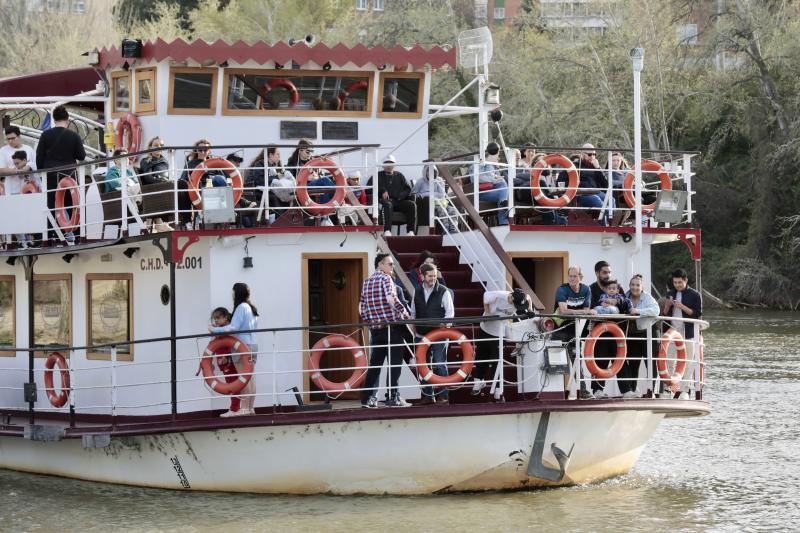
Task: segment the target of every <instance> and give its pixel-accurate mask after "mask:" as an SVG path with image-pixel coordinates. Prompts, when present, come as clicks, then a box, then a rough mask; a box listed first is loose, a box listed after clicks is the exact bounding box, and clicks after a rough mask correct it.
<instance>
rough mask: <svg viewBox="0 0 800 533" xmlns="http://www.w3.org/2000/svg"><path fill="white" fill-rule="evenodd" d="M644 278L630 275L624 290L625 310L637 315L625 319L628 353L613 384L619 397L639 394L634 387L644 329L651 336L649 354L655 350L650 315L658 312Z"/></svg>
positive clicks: (643, 350) (643, 349) (643, 352)
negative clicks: (615, 383) (626, 323)
mask: <svg viewBox="0 0 800 533" xmlns="http://www.w3.org/2000/svg"><path fill="white" fill-rule="evenodd" d="M643 284H644V278H643V277H642V275H641V274H636V275H635V276H633V277H632V278H631V281H630V284H629V285H628V288H629V291H628V294H627V297H628V299H629V300H630V305H631V308H630V311H629V312H628V314H631V315H638V316H639V317H641V318H637V319H636V320H632V321H629V322H628V328H627V329H628V330H627V332H626V333H625V337H626V338H627V341H626V344H627V347H628V355H627V357H626V358H625V362H624V363H623V365H622V368H621V369H620V371H619V373H618V374H617V385H618V386H619V392H621V393H622V397H623V398H639V397H640V395H639V393H638V392H637V391H636V380H637V379H638V378H639V368H640V367H641V365H642V361H643V360H645V359H646V358H647V335H648V332H649V333H650V335H651V338H652V339H653V348H652V354H653V357H655V356H656V354H657V353H658V341H657V340H656V336H655V334H654V332H653V324H654V323H655V319H654V317H657V316H658V313H659V307H658V302H656V300H655V299H654V298H653V297H652V296H651V295H650V294H649V293H647V292H645V291H644V288H643ZM653 369H655V362H654V363H653Z"/></svg>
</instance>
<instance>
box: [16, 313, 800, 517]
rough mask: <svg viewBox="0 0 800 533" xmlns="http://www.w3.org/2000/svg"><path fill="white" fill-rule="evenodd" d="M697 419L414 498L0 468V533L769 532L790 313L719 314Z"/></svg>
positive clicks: (785, 463) (786, 488) (789, 504)
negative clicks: (577, 474)
mask: <svg viewBox="0 0 800 533" xmlns="http://www.w3.org/2000/svg"><path fill="white" fill-rule="evenodd" d="M711 320H712V321H713V322H712V323H713V328H712V329H711V330H710V331H708V332H707V333H706V335H705V339H706V344H707V348H706V361H707V363H708V365H709V367H708V370H707V372H706V379H707V380H708V387H709V388H708V390H707V394H706V397H707V398H708V399H709V400H710V401H711V402H712V408H713V412H712V414H711V416H708V417H705V418H700V419H697V418H690V419H677V420H667V421H665V422H664V423H663V424H662V426H661V428H660V429H659V430H658V432H657V433H656V435H655V437H654V438H653V440H652V441H651V442H650V444H649V445H648V446H647V448H646V449H645V451H644V453H643V454H642V457H641V459H640V461H639V463H638V464H637V466H636V468H635V470H634V471H633V472H632V473H631V474H630V475H629V476H626V477H624V478H620V479H616V480H611V481H607V482H605V483H601V484H597V485H591V486H583V487H571V488H567V489H557V490H547V491H531V492H516V493H494V494H459V495H447V496H425V497H332V496H308V497H290V496H279V497H276V496H262V495H240V494H233V495H232V494H204V493H188V492H173V491H163V490H145V489H137V488H130V487H120V486H111V485H101V484H96V483H88V482H80V481H72V480H66V479H58V478H50V477H45V476H33V475H28V474H19V473H14V472H7V471H0V530H2V531H23V530H24V531H55V530H73V531H74V530H83V531H104V532H105V531H108V530H109V529H114V530H119V529H123V530H135V531H198V532H203V531H218V530H220V529H222V528H225V529H226V530H236V529H239V530H244V531H253V530H266V529H269V530H273V531H286V530H306V531H313V530H325V531H333V530H336V531H348V530H367V529H371V530H386V529H388V528H392V529H394V530H400V531H406V530H428V531H430V530H437V531H463V530H466V529H469V530H485V531H520V530H538V531H614V532H619V531H648V532H650V531H658V530H662V531H737V532H738V531H757V530H758V531H761V530H763V531H776V530H794V529H797V528H798V525H797V524H798V523H800V508H798V505H797V503H798V500H800V462H798V460H797V458H796V453H797V450H798V444H797V443H798V440H800V424H798V422H797V407H796V405H795V403H796V398H798V397H800V380H798V378H800V348H799V347H798V341H800V317H796V316H793V315H790V314H777V313H762V314H746V315H742V314H733V313H724V314H718V315H717V316H714V317H712V318H711Z"/></svg>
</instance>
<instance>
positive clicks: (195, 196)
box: [188, 157, 244, 210]
mask: <svg viewBox="0 0 800 533" xmlns="http://www.w3.org/2000/svg"><path fill="white" fill-rule="evenodd" d="M215 169H220V170H223V171H225V173H226V174H227V175H228V178H230V180H231V182H232V185H233V205H236V204H238V203H239V200H240V199H241V198H242V184H243V183H244V180H242V173H241V172H239V169H238V168H237V167H236V165H234V164H233V163H231V162H230V161H228V160H227V159H223V158H221V157H212V158H211V159H206V160H205V161H203V162H202V163H200V164H199V165H197V166H196V167H194V170H192V174H191V175H190V176H189V191H188V192H189V199H190V200H191V201H192V206H193V207H194V208H195V209H198V210H199V209H200V208H201V207H202V205H203V198H202V196H201V195H200V180H201V179H203V176H204V175H205V173H206V171H208V170H215Z"/></svg>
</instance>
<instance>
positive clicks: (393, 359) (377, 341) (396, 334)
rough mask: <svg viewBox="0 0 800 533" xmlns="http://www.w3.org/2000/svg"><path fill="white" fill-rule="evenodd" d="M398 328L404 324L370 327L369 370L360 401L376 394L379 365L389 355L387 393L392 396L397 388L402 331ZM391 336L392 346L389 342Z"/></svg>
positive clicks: (401, 357)
mask: <svg viewBox="0 0 800 533" xmlns="http://www.w3.org/2000/svg"><path fill="white" fill-rule="evenodd" d="M400 328H405V326H388V327H384V328H370V330H369V342H370V344H371V345H372V352H371V353H370V356H369V366H370V368H369V370H367V377H366V378H365V379H364V390H363V391H361V403H362V404H364V403H367V400H369V397H370V396H377V394H378V385H379V383H378V380H379V379H380V377H381V366H382V365H383V362H384V361H385V360H386V356H387V355H388V356H389V364H390V365H392V368H391V369H390V372H389V383H390V385H389V391H388V392H389V395H390V396H392V395H393V393H394V392H395V391H396V389H397V380H398V379H400V371H401V370H402V368H401V365H402V364H403V349H404V348H403V332H402V330H401V329H400ZM390 338H391V341H392V347H391V348H389V347H387V346H386V345H387V344H389V340H390Z"/></svg>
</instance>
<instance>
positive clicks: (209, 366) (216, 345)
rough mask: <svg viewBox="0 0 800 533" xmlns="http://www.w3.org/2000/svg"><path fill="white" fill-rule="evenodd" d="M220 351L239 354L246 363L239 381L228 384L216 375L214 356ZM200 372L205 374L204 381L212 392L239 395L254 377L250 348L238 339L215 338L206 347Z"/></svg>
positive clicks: (223, 336) (227, 337)
mask: <svg viewBox="0 0 800 533" xmlns="http://www.w3.org/2000/svg"><path fill="white" fill-rule="evenodd" d="M220 350H226V351H230V353H231V354H235V353H238V354H239V355H240V356H241V357H242V361H244V366H243V367H242V369H241V371H240V372H239V374H240V375H239V379H237V380H236V381H234V382H233V383H227V382H225V381H223V380H221V379H219V378H217V377H216V376H215V375H214V365H213V361H214V356H215V355H216V354H217V352H219V351H220ZM200 370H201V371H202V372H203V379H205V381H206V385H208V386H209V388H210V389H211V390H213V391H214V392H216V393H219V394H237V393H239V392H241V391H242V389H243V388H245V386H246V385H247V383H248V382H249V381H250V379H251V378H252V377H253V376H252V372H253V360H252V359H251V358H250V348H249V347H248V346H247V344H245V343H243V342H242V341H240V340H239V339H237V338H236V337H232V336H230V335H221V336H219V337H215V338H214V339H213V340H212V341H211V342H209V343H208V346H206V350H205V352H203V357H202V359H201V360H200Z"/></svg>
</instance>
